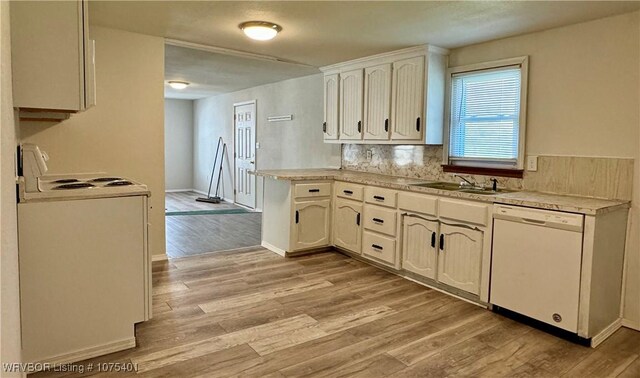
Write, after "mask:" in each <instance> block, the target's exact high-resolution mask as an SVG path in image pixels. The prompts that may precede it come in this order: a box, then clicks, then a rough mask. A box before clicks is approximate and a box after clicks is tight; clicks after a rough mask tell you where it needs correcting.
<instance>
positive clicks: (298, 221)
mask: <svg viewBox="0 0 640 378" xmlns="http://www.w3.org/2000/svg"><path fill="white" fill-rule="evenodd" d="M297 223H300V212H298V210H296V224H297Z"/></svg>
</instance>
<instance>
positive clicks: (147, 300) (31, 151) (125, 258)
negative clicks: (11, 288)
mask: <svg viewBox="0 0 640 378" xmlns="http://www.w3.org/2000/svg"><path fill="white" fill-rule="evenodd" d="M20 155H21V159H20V162H21V166H20V169H19V171H20V172H21V173H22V175H21V177H20V178H19V181H18V183H19V203H18V225H19V233H18V237H19V261H20V301H21V302H20V304H21V317H22V346H23V359H24V361H25V362H49V363H68V362H75V361H80V360H83V359H86V358H91V357H95V356H98V355H103V354H107V353H112V352H115V351H118V350H123V349H128V348H131V347H134V346H135V330H134V325H135V323H139V322H142V321H145V320H148V319H150V317H151V261H150V255H149V240H148V196H149V191H148V189H147V187H146V186H145V185H142V184H139V183H136V182H134V181H132V180H127V179H125V178H121V177H117V176H112V175H105V174H95V173H92V174H77V175H45V173H46V172H47V165H46V159H47V155H46V153H43V152H41V151H40V149H39V148H38V147H37V146H35V145H23V146H21V154H20Z"/></svg>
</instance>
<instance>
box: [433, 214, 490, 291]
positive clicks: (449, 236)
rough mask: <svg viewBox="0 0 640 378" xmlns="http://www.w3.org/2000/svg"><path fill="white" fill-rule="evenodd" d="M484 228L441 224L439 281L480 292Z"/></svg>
mask: <svg viewBox="0 0 640 378" xmlns="http://www.w3.org/2000/svg"><path fill="white" fill-rule="evenodd" d="M483 236H484V233H483V232H482V231H479V230H476V229H472V228H470V227H466V226H452V225H448V224H444V223H441V224H440V240H438V244H439V245H438V247H439V248H440V252H439V256H438V281H440V282H442V283H444V284H447V285H449V286H452V287H455V288H458V289H461V290H464V291H468V292H469V293H472V294H479V291H480V261H481V260H482V245H483V243H482V238H483Z"/></svg>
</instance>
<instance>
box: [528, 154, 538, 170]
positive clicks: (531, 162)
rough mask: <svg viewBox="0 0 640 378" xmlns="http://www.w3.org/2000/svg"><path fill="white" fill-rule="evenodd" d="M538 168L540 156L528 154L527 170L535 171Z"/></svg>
mask: <svg viewBox="0 0 640 378" xmlns="http://www.w3.org/2000/svg"><path fill="white" fill-rule="evenodd" d="M537 170H538V157H537V156H527V171H530V172H535V171H537Z"/></svg>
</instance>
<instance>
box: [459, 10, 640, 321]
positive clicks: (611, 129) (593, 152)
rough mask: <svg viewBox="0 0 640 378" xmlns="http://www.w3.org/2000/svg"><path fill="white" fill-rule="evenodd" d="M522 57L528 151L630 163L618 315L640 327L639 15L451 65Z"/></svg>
mask: <svg viewBox="0 0 640 378" xmlns="http://www.w3.org/2000/svg"><path fill="white" fill-rule="evenodd" d="M521 55H529V57H530V61H529V63H530V65H529V93H528V104H527V112H528V114H527V135H526V154H528V155H577V156H603V157H631V158H635V159H636V160H635V177H634V187H635V188H636V189H635V190H634V198H633V204H632V205H633V207H632V210H631V227H630V228H629V233H628V241H627V257H628V269H627V282H626V296H625V297H626V306H625V310H624V317H625V318H626V320H627V322H628V323H627V324H630V325H632V326H634V327H636V328H640V241H639V234H640V226H639V222H640V190H639V189H638V188H640V144H639V143H638V142H639V140H640V112H639V108H640V92H639V89H640V12H634V13H629V14H624V15H620V16H615V17H609V18H605V19H600V20H596V21H591V22H586V23H582V24H576V25H571V26H567V27H562V28H557V29H551V30H547V31H543V32H539V33H532V34H527V35H522V36H518V37H513V38H506V39H502V40H497V41H492V42H487V43H482V44H478V45H473V46H467V47H462V48H459V49H455V50H453V51H452V52H451V56H450V66H458V65H465V64H471V63H476V62H483V61H490V60H496V59H502V58H509V57H515V56H521Z"/></svg>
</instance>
